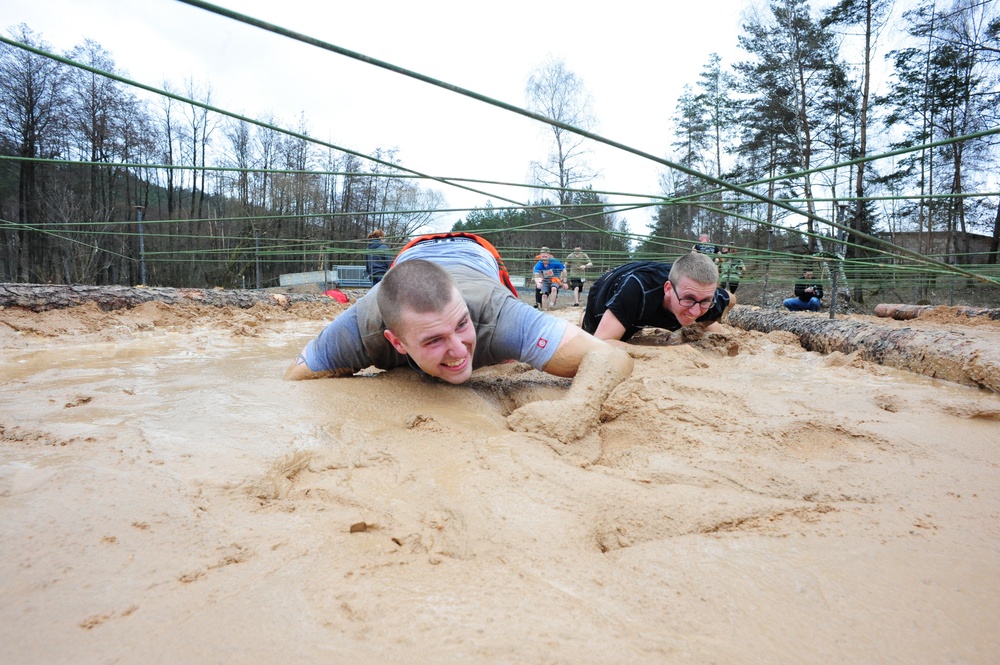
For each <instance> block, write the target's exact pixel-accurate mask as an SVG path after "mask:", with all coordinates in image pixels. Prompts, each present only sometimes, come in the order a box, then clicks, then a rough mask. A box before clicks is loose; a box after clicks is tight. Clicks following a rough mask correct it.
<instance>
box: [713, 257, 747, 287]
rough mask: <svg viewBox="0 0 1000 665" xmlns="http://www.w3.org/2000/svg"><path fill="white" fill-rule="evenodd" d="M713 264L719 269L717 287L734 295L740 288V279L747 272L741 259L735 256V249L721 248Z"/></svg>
mask: <svg viewBox="0 0 1000 665" xmlns="http://www.w3.org/2000/svg"><path fill="white" fill-rule="evenodd" d="M715 263H716V265H717V266H718V267H719V286H721V287H722V288H724V289H725V290H726V291H729V292H730V293H736V289H738V288H740V279H742V278H743V273H745V272H746V271H747V267H746V265H744V263H743V259H741V258H740V257H738V256H736V248H735V247H733V248H732V249H730V248H729V247H722V248H721V249H720V250H719V258H717V259H715Z"/></svg>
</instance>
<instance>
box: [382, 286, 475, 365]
mask: <svg viewBox="0 0 1000 665" xmlns="http://www.w3.org/2000/svg"><path fill="white" fill-rule="evenodd" d="M401 318H402V325H401V326H400V329H399V331H398V332H393V331H391V330H386V331H385V338H386V339H387V340H389V342H391V343H392V345H393V346H394V347H395V348H396V350H397V351H399V352H400V353H405V354H407V355H409V356H410V358H412V359H413V362H414V363H416V364H417V366H418V367H419V368H420V369H422V370H424V372H426V373H427V374H429V375H430V376H433V377H437V378H439V379H441V380H443V381H447V382H448V383H455V384H458V383H464V382H465V381H468V380H469V377H470V376H471V375H472V369H473V368H472V356H473V353H474V352H475V350H476V329H475V326H473V325H472V319H471V318H470V317H469V308H468V307H467V306H466V304H465V300H463V299H462V294H461V293H459V291H458V289H453V290H452V297H451V300H449V301H448V303H447V304H446V305H445V306H444V307H443V308H441V309H440V310H438V311H436V312H414V311H412V310H403V313H402V317H401Z"/></svg>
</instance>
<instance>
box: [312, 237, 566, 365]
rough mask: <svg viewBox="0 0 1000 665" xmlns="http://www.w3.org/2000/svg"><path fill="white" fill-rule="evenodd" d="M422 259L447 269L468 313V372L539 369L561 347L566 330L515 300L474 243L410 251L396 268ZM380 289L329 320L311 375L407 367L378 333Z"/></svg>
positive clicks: (449, 242) (433, 244) (315, 345)
mask: <svg viewBox="0 0 1000 665" xmlns="http://www.w3.org/2000/svg"><path fill="white" fill-rule="evenodd" d="M418 258H419V259H427V260H430V261H433V262H434V263H437V264H438V265H441V266H442V267H444V268H447V269H448V272H449V273H450V274H451V275H452V277H454V278H455V282H456V283H457V285H458V289H459V291H460V292H461V293H462V297H463V298H464V299H465V303H466V305H467V306H468V308H469V315H470V317H471V320H472V323H473V325H474V326H475V329H476V350H475V353H474V354H473V359H472V366H473V368H478V367H485V366H487V365H496V364H498V363H501V362H504V361H505V360H518V361H521V362H524V363H527V364H528V365H531V366H532V367H534V368H535V369H542V367H544V366H545V364H546V363H548V361H549V360H551V359H552V356H553V354H554V353H555V351H556V348H558V346H559V343H560V342H561V341H562V338H563V335H564V334H565V332H566V327H567V326H568V325H569V324H568V322H567V321H564V320H563V319H559V318H556V317H554V316H550V315H548V314H545V313H543V312H540V311H538V310H536V309H534V308H533V307H531V306H530V305H528V304H526V303H523V302H521V301H520V300H518V299H517V298H515V297H514V294H512V293H511V292H510V291H509V290H508V289H507V287H505V286H504V285H503V284H501V282H500V279H499V277H498V269H497V263H496V259H494V258H493V255H492V254H490V252H489V251H487V250H486V249H484V248H483V247H481V246H480V245H479V244H478V243H476V242H475V241H471V240H466V239H458V238H456V239H445V240H441V241H429V242H424V243H420V244H418V245H415V246H414V247H412V248H410V249H408V250H407V251H405V252H403V253H402V254H400V255H399V257H398V258H397V259H396V261H397V262H400V261H408V260H411V259H418ZM380 286H381V284H378V285H376V286H374V287H373V288H372V289H371V290H370V291H369V292H368V293H367V294H366V295H365V296H363V297H362V298H361V299H359V300H358V301H357V302H356V303H355V304H354V305H352V306H351V307H349V308H348V309H347V310H346V311H345V312H344V313H343V314H341V315H340V316H338V317H337V318H336V319H334V320H333V321H332V322H331V323H330V324H329V325H328V326H327V327H326V328H325V329H324V330H323V332H321V333H320V334H319V336H318V337H317V338H316V339H314V340H313V341H311V342H309V344H308V345H307V346H306V350H305V361H306V365H307V366H308V367H309V369H311V370H312V371H314V372H322V371H328V370H338V369H351V370H354V371H358V370H362V369H364V368H366V367H370V366H375V367H378V368H380V369H392V368H393V367H402V366H405V365H407V364H408V361H407V356H405V355H403V354H401V353H399V352H398V351H396V349H395V348H394V347H393V346H392V344H390V343H389V341H388V340H387V339H386V338H385V335H383V334H382V333H383V332H384V331H385V323H384V322H383V321H382V316H381V314H380V313H379V311H378V300H377V298H376V295H377V293H378V289H379V287H380Z"/></svg>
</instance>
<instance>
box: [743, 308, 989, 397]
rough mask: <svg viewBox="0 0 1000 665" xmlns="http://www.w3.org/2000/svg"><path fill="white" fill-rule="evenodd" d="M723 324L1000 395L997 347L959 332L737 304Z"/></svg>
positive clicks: (819, 350)
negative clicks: (779, 333)
mask: <svg viewBox="0 0 1000 665" xmlns="http://www.w3.org/2000/svg"><path fill="white" fill-rule="evenodd" d="M726 323H728V324H729V325H731V326H736V327H738V328H742V329H744V330H757V331H760V332H765V333H767V332H771V331H774V330H785V331H788V332H791V333H793V334H795V335H797V336H798V338H799V343H800V344H802V347H803V348H804V349H806V350H807V351H816V352H818V353H831V352H833V351H840V352H841V353H844V354H848V353H854V352H857V353H858V355H859V357H861V358H862V359H864V360H868V361H870V362H876V363H879V364H880V365H886V366H888V367H895V368H898V369H905V370H909V371H911V372H916V373H918V374H924V375H926V376H931V377H935V378H939V379H946V380H948V381H954V382H956V383H961V384H964V385H969V386H978V387H980V388H986V389H988V390H992V391H993V392H996V393H1000V345H998V344H996V343H995V342H994V343H989V344H987V343H984V342H983V341H981V340H979V339H975V338H973V337H971V336H969V335H967V334H965V333H963V332H955V331H948V330H929V329H928V330H920V329H916V328H898V327H891V326H883V325H879V324H876V323H867V322H861V321H850V320H843V319H841V320H831V319H828V318H825V317H820V316H815V315H808V314H801V313H791V312H781V311H778V310H772V309H766V310H765V309H760V308H759V307H750V306H747V305H737V306H736V307H734V308H733V309H732V310H730V312H729V314H728V316H727V318H726Z"/></svg>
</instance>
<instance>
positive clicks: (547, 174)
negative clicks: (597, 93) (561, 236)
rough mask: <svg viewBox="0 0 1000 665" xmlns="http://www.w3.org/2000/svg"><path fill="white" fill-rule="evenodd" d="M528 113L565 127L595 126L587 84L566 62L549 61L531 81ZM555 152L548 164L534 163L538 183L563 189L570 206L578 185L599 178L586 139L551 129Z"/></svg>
mask: <svg viewBox="0 0 1000 665" xmlns="http://www.w3.org/2000/svg"><path fill="white" fill-rule="evenodd" d="M525 95H526V96H527V99H528V109H529V110H531V111H532V112H534V113H538V114H541V115H544V116H545V117H547V118H550V119H551V120H556V121H558V122H560V123H563V124H565V125H569V126H571V127H575V128H577V129H582V130H585V131H590V130H591V129H593V127H594V125H595V124H596V123H595V120H594V117H593V115H592V113H591V104H592V101H591V98H590V95H589V94H588V92H587V90H586V88H585V87H584V85H583V80H582V79H580V77H579V76H577V75H576V74H574V73H573V72H572V71H570V70H569V69H568V68H567V67H566V63H565V62H564V61H563V60H562V59H558V58H552V57H550V58H548V59H547V60H546V61H545V62H543V63H542V64H541V65H539V67H538V68H537V69H535V70H534V71H533V72H532V73H531V75H530V76H529V77H528V83H527V86H526V87H525ZM546 131H547V132H548V133H549V135H550V137H551V139H552V151H551V152H550V153H549V156H548V158H547V159H546V161H545V162H533V163H532V168H533V170H534V172H535V180H536V182H537V183H538V184H540V185H545V186H548V187H558V188H559V205H561V206H565V205H568V204H569V203H570V201H571V199H572V192H569V191H566V190H567V189H569V188H571V187H573V186H574V185H578V184H584V183H587V182H589V181H590V180H592V179H593V178H594V176H595V175H596V174H595V173H594V171H593V170H591V168H590V167H589V166H588V164H587V161H586V157H587V154H588V152H589V151H588V150H587V148H586V143H585V141H586V139H584V138H583V137H582V136H580V135H579V134H576V133H574V132H572V131H570V130H568V129H565V128H564V127H558V126H555V125H548V126H547V127H546Z"/></svg>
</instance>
